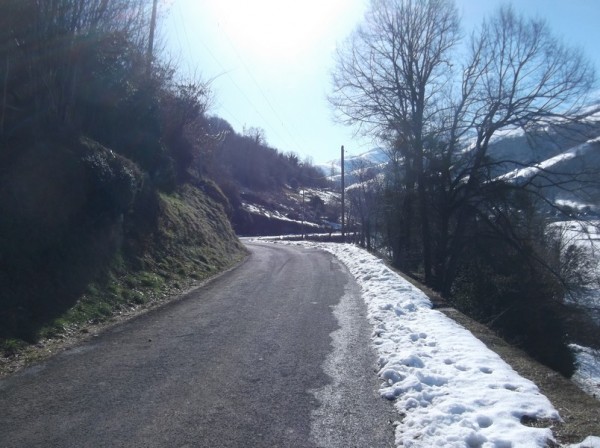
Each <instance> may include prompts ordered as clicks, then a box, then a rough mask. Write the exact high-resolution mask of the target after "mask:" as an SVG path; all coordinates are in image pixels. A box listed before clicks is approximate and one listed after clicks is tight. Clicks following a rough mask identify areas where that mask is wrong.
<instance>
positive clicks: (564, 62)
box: [438, 7, 595, 292]
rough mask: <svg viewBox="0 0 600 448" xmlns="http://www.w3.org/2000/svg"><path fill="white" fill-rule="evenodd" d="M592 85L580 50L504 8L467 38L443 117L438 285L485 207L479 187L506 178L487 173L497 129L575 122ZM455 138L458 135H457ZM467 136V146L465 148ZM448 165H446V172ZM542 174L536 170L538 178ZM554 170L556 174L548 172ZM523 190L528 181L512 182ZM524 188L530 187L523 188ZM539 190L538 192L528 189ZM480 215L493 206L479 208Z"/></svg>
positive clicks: (450, 273) (450, 276) (448, 277)
mask: <svg viewBox="0 0 600 448" xmlns="http://www.w3.org/2000/svg"><path fill="white" fill-rule="evenodd" d="M594 83H595V73H594V70H593V68H592V67H591V65H590V63H589V62H588V61H587V60H586V59H585V57H584V56H583V54H582V53H581V51H579V50H577V49H574V48H570V47H568V46H566V45H564V44H562V43H560V42H559V41H558V40H557V39H556V38H555V37H554V36H553V35H552V33H551V32H550V30H549V29H548V27H547V25H546V23H545V22H544V21H542V20H537V19H531V20H527V19H525V18H523V17H522V16H519V15H517V14H516V13H515V12H514V10H513V9H512V8H510V7H503V8H500V9H499V10H498V11H497V13H496V14H495V15H494V16H493V17H492V18H491V19H490V20H489V21H486V22H484V24H483V26H482V27H481V29H480V31H479V32H478V33H476V34H474V35H473V37H472V39H471V55H470V59H469V61H468V63H467V64H466V66H465V68H464V70H463V78H462V80H461V91H460V96H459V98H458V100H456V102H455V105H454V109H453V112H454V115H453V116H452V118H451V119H449V120H447V122H448V123H450V128H449V130H448V132H447V144H446V147H445V152H446V163H445V165H444V166H445V169H446V170H447V175H446V178H447V180H448V183H447V185H446V186H445V189H446V197H447V199H449V200H447V202H446V204H447V207H448V211H447V212H446V213H445V219H446V220H453V224H450V223H449V222H445V223H444V224H443V229H442V233H443V236H442V238H443V239H444V241H442V242H441V243H440V244H441V245H442V246H443V245H446V244H447V247H446V248H444V249H442V253H444V255H443V256H442V258H443V260H438V261H440V262H442V263H444V264H445V266H444V267H443V268H440V271H441V272H438V274H439V275H440V276H441V277H442V278H441V279H440V283H439V285H445V286H442V289H443V290H444V291H446V292H448V291H449V288H450V285H451V284H452V282H453V280H454V277H455V275H456V270H457V267H458V263H459V260H460V256H461V248H462V247H464V244H465V239H467V238H468V235H467V225H468V222H469V220H470V219H472V218H473V216H474V215H473V214H474V213H477V212H478V207H479V205H481V204H484V203H486V204H488V203H489V200H490V198H489V197H487V198H486V197H485V196H486V191H494V189H495V188H497V187H498V183H501V182H505V179H498V178H493V176H492V177H491V175H490V173H491V172H492V167H494V166H497V165H498V164H502V163H506V161H503V160H494V159H493V158H491V157H490V154H489V151H488V150H489V147H490V141H491V139H492V137H493V136H494V135H496V134H497V133H498V131H500V130H503V129H514V128H521V129H523V130H525V131H526V132H528V131H531V130H534V129H538V128H540V127H541V126H549V125H556V124H557V123H561V124H566V123H569V122H578V121H581V120H582V119H584V118H585V117H586V115H589V113H590V112H591V110H590V109H589V108H587V109H586V108H585V106H586V105H587V101H588V100H589V98H588V94H589V92H590V91H591V89H592V88H593V86H594ZM461 137H462V139H461ZM466 137H472V138H471V139H469V141H468V144H469V145H470V147H469V149H468V150H467V151H465V146H466ZM451 167H452V169H451ZM544 174H545V175H548V174H549V172H548V171H546V172H545V173H544V172H543V170H540V171H539V173H538V176H539V175H544ZM555 174H557V173H555ZM582 174H583V173H578V174H571V175H569V176H568V179H566V178H565V177H566V176H565V175H563V176H562V178H560V179H559V178H557V177H553V180H550V179H551V176H549V175H548V176H546V180H548V185H557V183H558V182H561V183H563V186H564V187H565V188H569V187H567V184H569V185H571V188H572V187H573V186H574V185H576V184H577V182H578V179H580V178H581V177H582ZM511 185H512V186H513V187H516V188H520V189H526V188H527V186H529V185H532V183H531V182H530V183H528V184H518V185H517V184H514V183H513V184H511ZM530 191H532V190H531V189H530ZM535 194H537V195H542V196H543V194H541V192H540V191H539V190H537V191H536V192H535ZM483 209H485V210H486V211H485V213H489V212H490V210H494V211H495V212H496V213H498V212H500V211H502V210H503V209H502V208H498V207H493V206H491V207H484V208H483Z"/></svg>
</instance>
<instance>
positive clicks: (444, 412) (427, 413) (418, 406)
mask: <svg viewBox="0 0 600 448" xmlns="http://www.w3.org/2000/svg"><path fill="white" fill-rule="evenodd" d="M286 244H297V245H304V246H306V247H318V248H321V249H323V250H326V251H328V252H330V253H332V254H334V255H335V256H336V257H337V258H338V259H339V260H340V261H342V262H343V263H344V264H345V265H346V266H347V267H348V269H349V271H350V272H351V274H352V275H353V276H354V278H355V279H356V281H357V282H358V284H359V285H360V287H361V290H362V296H363V298H364V300H365V302H366V303H367V306H368V317H369V320H370V322H371V323H372V325H373V337H372V343H373V344H374V346H375V348H376V350H377V352H378V355H379V360H378V368H379V376H380V378H381V380H382V383H381V387H380V391H379V392H380V394H381V396H382V397H385V398H386V399H389V400H393V401H394V405H395V407H396V409H397V411H398V413H399V419H400V420H401V422H400V423H399V424H398V426H397V427H396V444H397V445H398V446H403V447H434V446H439V447H495V448H500V447H544V446H547V445H546V443H547V441H548V440H553V435H552V431H551V429H550V428H534V427H530V426H526V425H524V424H522V423H521V421H522V419H529V420H532V419H534V420H541V419H550V420H560V416H559V414H558V412H557V410H556V409H554V407H553V406H552V404H551V403H550V401H549V400H548V399H547V398H546V397H545V396H544V395H542V394H541V393H540V391H539V389H538V388H537V386H536V385H535V384H534V383H532V382H531V381H529V380H527V379H525V378H523V377H521V376H520V375H519V374H518V373H517V372H515V371H514V370H513V369H512V368H511V367H510V366H509V365H508V364H506V363H505V362H504V361H503V360H502V359H501V358H500V357H499V356H498V355H497V354H496V353H494V352H492V351H491V350H489V349H488V348H487V347H486V346H485V345H484V344H483V343H482V342H480V341H479V340H478V339H476V338H475V337H474V336H473V335H472V334H471V333H470V332H469V331H467V330H466V329H464V328H463V327H461V326H460V325H458V324H457V323H455V322H454V321H453V320H451V319H450V318H448V317H446V316H445V315H444V314H442V313H440V312H439V311H436V310H433V309H432V308H431V302H430V301H429V299H428V298H427V297H426V296H425V295H424V293H423V292H421V291H420V290H419V289H417V288H416V287H414V286H413V285H411V284H410V283H408V282H407V281H405V280H404V279H402V278H401V277H400V276H398V275H397V274H396V273H395V272H393V271H392V270H391V269H389V268H388V267H387V266H385V264H384V263H383V262H382V261H381V260H379V259H378V258H376V257H374V256H372V255H371V254H369V253H368V252H366V251H364V250H362V249H360V248H358V247H356V246H352V245H349V244H345V245H341V244H331V243H319V244H317V243H309V242H295V243H286ZM598 442H600V438H597V437H590V438H588V439H586V441H585V442H584V443H582V444H578V445H573V447H579V446H580V447H584V446H585V447H588V446H594V447H595V446H600V445H593V443H598ZM590 444H592V445H590Z"/></svg>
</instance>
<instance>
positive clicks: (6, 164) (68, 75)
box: [0, 0, 244, 352]
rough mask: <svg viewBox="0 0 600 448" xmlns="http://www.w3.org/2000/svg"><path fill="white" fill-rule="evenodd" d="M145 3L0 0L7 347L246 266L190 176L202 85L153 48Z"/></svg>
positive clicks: (211, 195)
mask: <svg viewBox="0 0 600 448" xmlns="http://www.w3.org/2000/svg"><path fill="white" fill-rule="evenodd" d="M148 6H149V3H148V2H146V1H142V0H102V1H87V0H85V1H84V0H51V1H46V0H44V1H40V0H8V1H4V2H1V3H0V22H2V23H1V31H0V61H2V62H1V63H0V80H1V84H2V89H1V96H0V340H1V341H3V342H2V343H1V344H2V346H3V347H4V349H5V350H6V351H7V352H12V351H15V350H18V349H19V348H20V347H22V345H23V341H26V342H34V341H36V340H37V339H38V338H40V337H42V336H48V335H53V334H56V333H57V332H58V333H60V332H61V331H63V330H64V329H65V328H67V327H70V326H72V325H79V324H81V323H85V322H89V321H97V320H103V319H106V318H107V317H108V316H110V315H112V314H113V313H114V312H118V311H119V310H122V309H126V308H128V307H131V306H136V305H139V304H142V303H146V302H148V301H151V300H154V299H155V298H156V297H157V296H159V295H160V294H163V293H165V292H168V291H170V290H172V289H173V288H177V287H178V286H180V287H183V286H184V285H185V282H186V279H189V278H204V277H206V276H208V275H211V274H214V273H215V272H218V271H219V270H222V269H223V268H225V267H227V266H229V265H231V264H232V263H234V262H235V261H236V260H239V259H240V257H241V256H243V254H244V249H243V248H242V246H241V245H240V244H239V242H238V241H237V239H236V238H235V235H234V234H233V231H232V229H231V227H230V225H229V222H228V220H227V217H226V211H227V210H228V209H229V208H230V204H229V202H228V200H227V199H226V197H225V196H224V195H223V194H222V192H221V191H220V189H219V188H218V187H217V186H216V185H215V184H214V183H213V182H211V181H210V180H208V179H207V178H206V176H204V175H203V172H202V171H200V170H198V160H197V159H198V158H199V156H200V154H201V153H202V151H207V150H206V149H205V148H206V147H207V146H209V145H210V144H211V143H212V139H210V138H209V137H208V136H207V135H206V134H207V129H208V128H207V126H208V125H207V123H208V121H207V120H208V119H207V117H206V115H205V113H206V108H207V105H208V99H209V90H208V86H207V85H206V84H204V83H202V82H199V81H189V82H182V81H180V80H178V79H177V78H176V75H175V70H174V68H173V67H170V66H168V65H165V64H163V63H160V62H158V61H157V60H156V59H152V58H151V54H149V52H148V50H147V40H148V39H147V34H148V32H147V30H148V28H149V18H150V11H149V8H148Z"/></svg>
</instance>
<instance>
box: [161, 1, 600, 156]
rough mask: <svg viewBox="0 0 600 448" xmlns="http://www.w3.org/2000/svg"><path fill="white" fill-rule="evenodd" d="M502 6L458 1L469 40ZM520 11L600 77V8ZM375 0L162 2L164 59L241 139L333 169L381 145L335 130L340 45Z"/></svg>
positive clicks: (557, 4) (574, 5) (529, 7)
mask: <svg viewBox="0 0 600 448" xmlns="http://www.w3.org/2000/svg"><path fill="white" fill-rule="evenodd" d="M505 3H506V2H505V1H504V0H456V5H457V7H458V10H459V13H460V14H461V17H462V26H463V33H464V34H465V35H468V34H470V32H471V31H472V30H473V29H474V27H476V26H478V25H479V24H480V23H481V21H482V20H483V19H484V18H485V17H486V16H489V15H490V14H491V13H493V12H494V11H495V10H496V9H497V8H498V6H499V5H502V4H505ZM513 5H514V7H515V9H517V10H518V11H519V12H522V13H524V14H525V15H527V16H533V17H541V18H544V19H546V21H547V22H548V25H549V26H550V28H551V29H552V30H553V31H554V33H555V34H556V35H557V36H559V37H561V38H562V39H563V40H564V41H565V42H567V43H569V44H571V45H576V46H579V47H581V48H582V49H583V51H584V53H585V54H586V55H587V56H588V57H589V58H590V59H591V60H592V61H593V62H594V64H595V66H596V67H597V70H599V71H600V0H520V1H518V2H513ZM367 7H368V0H302V1H298V0H252V1H249V0H163V1H162V4H161V11H160V16H161V21H160V24H159V27H160V28H159V34H160V36H161V39H162V42H163V47H164V57H168V58H169V59H171V60H172V61H173V62H175V64H176V65H177V66H178V68H179V70H178V73H179V75H180V76H181V77H182V78H184V79H186V78H187V79H189V78H199V79H201V80H204V81H210V84H211V89H212V92H213V101H212V105H211V108H210V110H209V113H210V114H212V115H218V116H220V117H221V118H224V119H225V120H227V121H228V122H229V123H230V124H231V125H232V126H233V128H234V129H235V130H236V131H237V132H239V133H241V132H242V131H243V129H244V128H250V127H257V128H262V129H263V130H264V132H265V136H266V140H267V143H268V144H269V145H270V146H272V147H274V148H276V149H278V150H279V151H281V152H289V151H292V152H295V153H296V154H298V155H299V156H300V158H301V159H303V160H304V159H306V158H309V159H310V160H311V161H312V162H314V163H326V162H328V161H330V160H333V159H336V158H338V157H339V155H340V146H341V145H344V147H345V150H346V153H348V154H350V155H357V154H360V153H363V152H366V151H368V150H369V149H372V148H374V147H376V146H377V142H375V141H373V140H372V139H370V138H367V137H360V136H357V135H355V129H353V128H351V127H347V126H344V125H342V124H339V123H336V121H335V120H334V114H333V110H332V108H331V106H330V105H329V103H328V101H327V95H328V94H329V93H330V91H331V72H332V70H333V69H334V63H333V54H334V52H335V49H336V46H338V45H340V44H343V42H344V40H345V39H346V38H347V37H348V36H349V35H350V34H351V32H352V31H353V30H354V29H355V28H356V26H358V24H359V23H360V22H361V20H362V18H363V17H364V14H365V11H366V10H367Z"/></svg>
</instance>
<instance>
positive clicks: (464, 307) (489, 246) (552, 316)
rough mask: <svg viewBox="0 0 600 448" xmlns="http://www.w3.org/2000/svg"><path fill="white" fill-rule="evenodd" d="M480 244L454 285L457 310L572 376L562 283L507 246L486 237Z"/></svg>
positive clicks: (573, 364)
mask: <svg viewBox="0 0 600 448" xmlns="http://www.w3.org/2000/svg"><path fill="white" fill-rule="evenodd" d="M479 243H480V244H476V245H474V246H473V248H472V250H469V252H468V255H467V256H466V257H465V260H467V261H466V262H465V263H464V264H463V266H462V269H461V271H460V275H459V277H458V279H457V281H456V283H455V285H454V288H453V294H452V296H453V298H452V300H453V302H454V304H455V305H456V307H457V308H459V309H460V310H461V311H463V312H465V313H466V314H469V315H471V316H472V317H474V318H476V319H477V320H479V321H480V322H482V323H484V324H486V325H488V326H490V327H491V328H492V329H493V330H495V331H497V332H498V333H499V334H500V336H502V337H503V338H504V339H505V340H507V341H508V342H509V343H512V344H515V345H517V346H518V347H520V348H522V349H523V350H525V351H526V352H527V353H528V354H529V355H530V356H531V357H533V358H534V359H536V360H538V361H540V362H541V363H543V364H545V365H547V366H548V367H550V368H552V369H554V370H556V371H557V372H559V373H561V374H562V375H564V376H566V377H570V376H571V375H572V374H573V373H574V371H575V361H576V360H575V356H574V355H573V353H572V352H571V350H570V349H569V347H568V340H567V334H566V330H565V327H564V324H563V321H562V319H561V317H560V310H559V306H560V305H559V303H560V301H561V299H562V297H563V295H564V289H563V287H562V285H561V284H560V282H558V280H557V279H555V278H554V277H552V276H550V275H548V274H546V273H545V272H544V271H543V270H542V269H541V268H536V266H535V265H531V264H529V263H528V260H527V258H526V257H524V256H523V254H521V253H519V252H518V251H516V250H514V249H512V248H510V247H508V244H502V243H501V242H499V241H494V240H484V239H480V241H479ZM484 247H485V249H484Z"/></svg>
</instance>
